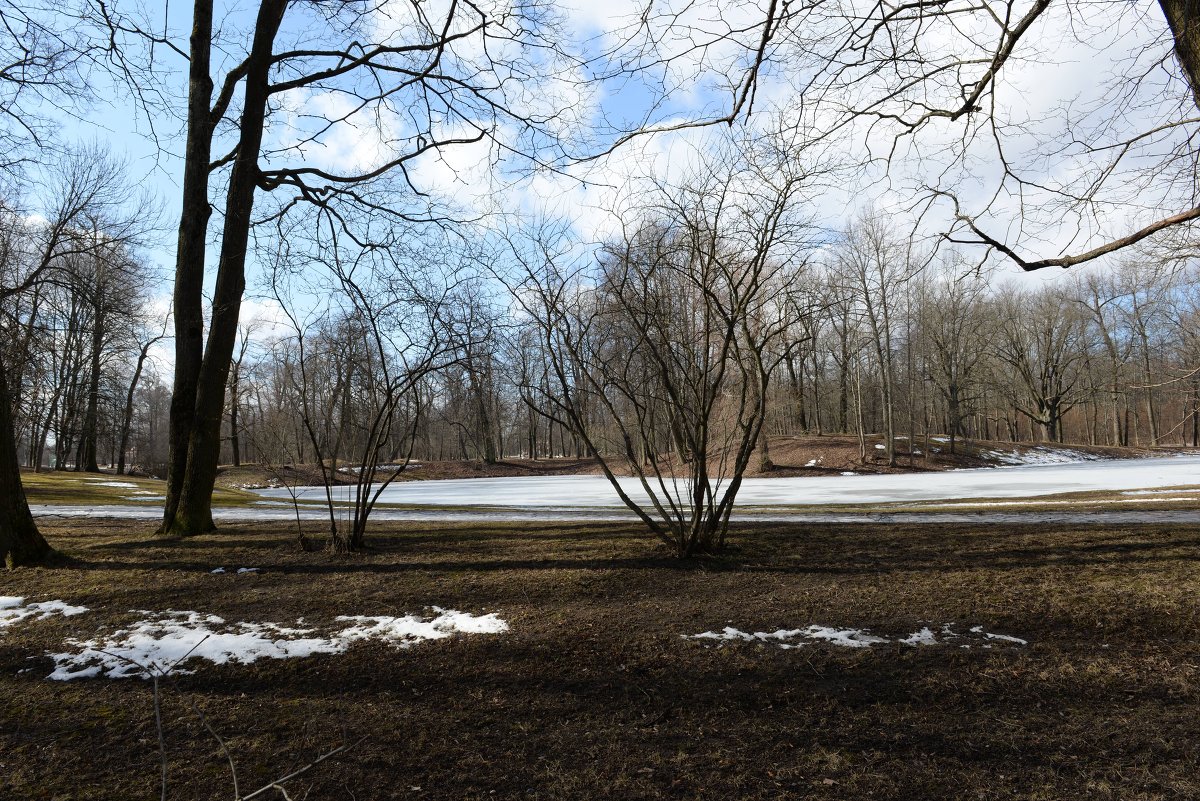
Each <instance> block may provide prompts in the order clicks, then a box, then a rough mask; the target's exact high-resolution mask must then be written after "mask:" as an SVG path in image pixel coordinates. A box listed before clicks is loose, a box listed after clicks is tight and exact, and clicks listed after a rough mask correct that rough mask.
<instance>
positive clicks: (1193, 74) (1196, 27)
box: [1158, 0, 1200, 108]
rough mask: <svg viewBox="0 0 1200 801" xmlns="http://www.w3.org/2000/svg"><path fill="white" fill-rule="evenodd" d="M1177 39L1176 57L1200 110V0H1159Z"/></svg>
mask: <svg viewBox="0 0 1200 801" xmlns="http://www.w3.org/2000/svg"><path fill="white" fill-rule="evenodd" d="M1158 5H1159V7H1160V8H1162V12H1163V16H1164V17H1166V18H1167V24H1168V25H1170V26H1171V33H1172V35H1173V36H1174V38H1175V57H1176V58H1177V59H1178V60H1179V66H1181V67H1182V68H1183V74H1184V77H1186V78H1187V81H1188V85H1189V86H1190V87H1191V89H1192V100H1193V101H1194V102H1195V103H1196V106H1197V108H1200V0H1159V2H1158Z"/></svg>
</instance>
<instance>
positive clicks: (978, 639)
mask: <svg viewBox="0 0 1200 801" xmlns="http://www.w3.org/2000/svg"><path fill="white" fill-rule="evenodd" d="M934 628H936V629H937V631H934V629H933V628H930V627H929V626H923V627H922V628H920V629H919V630H917V631H915V632H913V633H912V634H909V635H907V636H905V637H897V638H895V639H889V638H887V637H880V636H878V635H875V634H871V633H869V632H868V630H867V629H837V628H831V627H829V626H808V627H807V628H803V629H778V630H776V631H755V632H747V631H742V630H741V629H737V628H734V627H733V626H726V627H725V628H723V629H722V630H721V631H706V632H703V633H701V634H685V635H683V636H684V638H685V639H689V640H706V641H713V642H716V643H717V644H718V645H724V644H725V643H729V642H743V643H752V642H753V643H762V644H769V645H775V646H778V647H779V648H785V649H787V648H800V647H802V646H804V645H806V644H808V643H810V642H826V643H829V644H830V645H837V646H840V647H843V648H870V647H871V646H873V645H885V644H888V643H899V644H901V645H911V646H914V647H916V646H923V645H950V644H953V645H957V646H960V647H964V648H969V647H970V643H971V642H975V643H977V644H981V645H980V647H982V648H991V647H992V646H991V645H989V644H983V643H987V642H988V641H993V640H995V641H1001V642H1008V643H1012V644H1014V645H1028V644H1029V642H1028V641H1027V640H1023V639H1021V638H1020V637H1012V636H1009V635H1007V634H993V633H991V632H986V631H984V630H983V626H973V627H971V628H970V629H969V630H968V632H967V633H966V634H962V633H959V632H958V631H957V630H956V629H955V626H954V624H953V623H942V624H940V625H936V626H935V627H934Z"/></svg>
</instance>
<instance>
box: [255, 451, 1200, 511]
mask: <svg viewBox="0 0 1200 801" xmlns="http://www.w3.org/2000/svg"><path fill="white" fill-rule="evenodd" d="M1197 483H1200V456H1196V455H1186V456H1172V457H1156V458H1150V459H1111V460H1103V461H1086V462H1076V463H1073V464H1059V463H1055V464H1032V465H1021V466H1017V467H1004V468H990V467H985V468H979V469H972V470H951V471H947V472H940V473H909V474H887V475H853V476H818V477H807V476H805V477H795V478H748V479H745V480H744V481H743V482H742V487H741V489H740V491H739V492H738V505H739V506H743V507H754V506H759V507H772V506H784V507H786V506H804V505H813V504H858V503H887V502H903V501H934V500H947V499H955V498H1031V497H1037V496H1040V495H1051V494H1056V493H1062V492H1086V491H1096V490H1133V489H1151V488H1158V487H1172V486H1180V485H1188V484H1197ZM621 486H622V488H623V489H624V490H625V491H626V492H627V493H629V495H630V496H631V497H633V498H634V499H635V500H643V501H644V500H645V499H646V494H645V492H644V491H643V490H642V487H641V484H640V482H639V481H638V480H637V479H634V478H623V479H621ZM352 489H353V488H351V487H339V488H336V491H337V493H339V494H340V495H341V499H342V500H348V499H349V498H350V493H351V492H352ZM682 490H683V486H682V484H681V485H680V491H682ZM259 494H260V495H263V496H265V497H268V498H285V497H286V496H287V490H286V489H266V490H259ZM324 495H325V490H324V488H322V487H306V488H301V489H300V490H299V496H300V498H301V499H304V500H323V499H324ZM379 500H380V502H381V503H395V504H405V505H408V504H411V505H422V506H425V505H427V506H459V507H478V506H493V507H519V508H523V509H538V508H541V509H549V508H560V509H561V508H569V509H603V508H620V507H621V506H622V504H621V501H620V499H619V498H618V497H617V495H616V493H615V492H613V489H612V486H611V485H610V484H609V483H608V481H607V479H605V478H603V477H601V476H530V477H523V476H522V477H506V478H468V479H452V480H445V481H410V482H405V483H402V484H393V485H391V486H390V487H388V488H387V489H386V490H384V492H383V494H382V495H381V497H380V499H379Z"/></svg>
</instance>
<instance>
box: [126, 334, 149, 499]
mask: <svg viewBox="0 0 1200 801" xmlns="http://www.w3.org/2000/svg"><path fill="white" fill-rule="evenodd" d="M157 341H158V340H157V339H152V340H150V341H149V342H147V343H146V344H145V345H143V346H142V351H141V353H139V354H138V360H137V367H135V368H134V369H133V379H132V380H131V381H130V382H129V392H127V393H126V394H125V413H124V414H123V415H122V416H121V440H120V445H119V446H118V447H117V475H119V476H123V475H125V451H126V450H127V449H128V448H129V429H130V427H131V426H132V425H133V394H134V393H135V392H136V391H137V385H138V381H140V380H141V378H142V368H143V367H144V366H145V364H146V356H147V355H148V354H149V353H150V348H151V346H153V345H154V343H155V342H157Z"/></svg>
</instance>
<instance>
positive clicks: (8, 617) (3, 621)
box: [0, 595, 90, 629]
mask: <svg viewBox="0 0 1200 801" xmlns="http://www.w3.org/2000/svg"><path fill="white" fill-rule="evenodd" d="M87 611H90V610H89V609H88V608H87V607H86V606H71V605H70V604H68V603H66V602H65V601H38V602H36V603H32V604H26V603H25V599H24V598H23V597H20V596H14V595H0V629H4V628H7V627H8V626H12V625H14V624H16V623H20V622H21V621H22V620H29V619H30V618H32V619H34V620H45V619H46V618H49V617H54V616H55V615H62V616H63V617H73V616H74V615H82V614H83V613H84V612H87Z"/></svg>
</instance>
